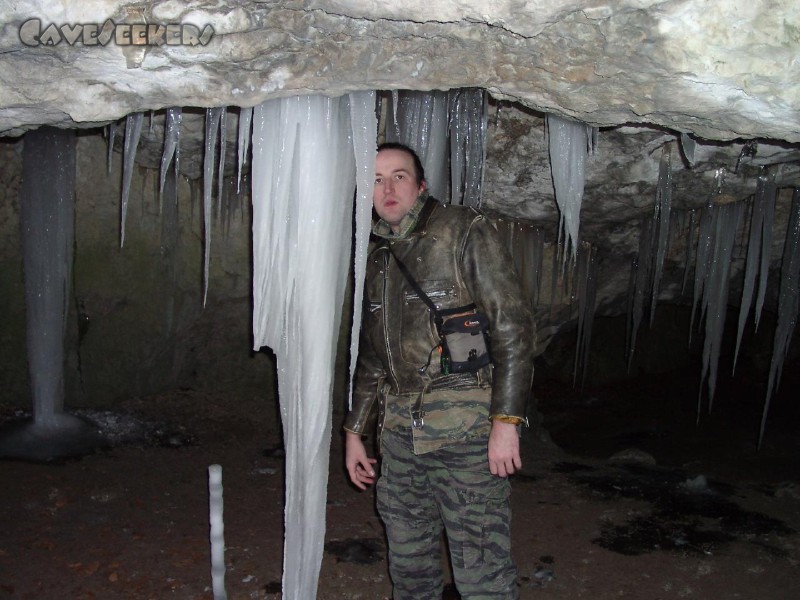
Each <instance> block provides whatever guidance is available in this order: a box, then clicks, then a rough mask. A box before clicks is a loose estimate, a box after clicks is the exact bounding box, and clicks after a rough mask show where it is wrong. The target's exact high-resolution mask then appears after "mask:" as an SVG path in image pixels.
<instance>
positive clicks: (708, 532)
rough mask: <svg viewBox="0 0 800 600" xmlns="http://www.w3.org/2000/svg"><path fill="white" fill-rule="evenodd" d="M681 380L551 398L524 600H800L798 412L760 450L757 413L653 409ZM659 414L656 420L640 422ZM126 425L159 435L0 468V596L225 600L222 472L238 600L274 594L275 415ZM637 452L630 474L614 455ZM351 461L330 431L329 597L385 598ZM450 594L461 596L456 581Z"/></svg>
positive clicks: (188, 407)
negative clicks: (215, 561) (220, 591)
mask: <svg viewBox="0 0 800 600" xmlns="http://www.w3.org/2000/svg"><path fill="white" fill-rule="evenodd" d="M673 386H674V378H664V379H662V380H661V381H658V380H655V381H653V380H650V382H649V383H647V384H641V385H631V384H627V385H626V387H625V389H624V390H623V389H620V388H619V387H617V388H614V387H612V386H610V387H607V388H603V389H595V390H591V391H587V392H581V393H579V392H576V391H575V390H574V389H572V388H571V387H565V386H561V385H557V384H553V383H549V384H547V383H546V384H543V385H541V386H539V389H538V390H537V397H538V411H539V415H540V418H541V420H543V423H544V426H545V428H546V429H547V431H548V432H549V433H548V434H544V433H541V431H542V430H541V429H537V428H535V427H534V428H532V429H531V430H528V431H526V432H525V435H524V438H523V439H524V444H523V462H524V468H523V471H522V473H521V474H520V475H518V476H515V478H514V482H513V496H512V502H513V511H514V524H513V552H514V555H515V558H516V561H517V565H518V567H519V586H520V595H521V598H522V599H523V600H524V599H526V598H541V599H546V598H550V599H558V600H566V599H571V600H573V599H576V598H590V599H592V600H602V599H610V598H641V599H668V598H701V599H710V600H711V599H718V598H742V599H754V600H755V599H759V600H763V599H773V598H774V599H779V598H789V597H793V596H794V594H795V593H796V589H795V588H796V587H797V585H798V583H800V566H798V560H799V557H800V552H799V551H798V544H799V543H800V537H798V532H800V469H798V466H800V452H798V450H800V448H798V440H797V438H798V436H797V435H796V434H793V432H792V428H791V427H788V426H787V427H781V424H785V421H787V420H789V419H791V418H792V417H791V415H790V416H789V417H787V418H785V419H783V420H781V419H778V420H777V423H776V424H774V426H773V430H772V431H771V432H768V436H767V438H766V441H765V444H764V446H763V447H762V449H761V451H760V452H756V451H755V445H754V435H755V434H757V429H756V430H755V432H754V430H753V428H754V427H757V421H756V422H755V424H754V422H753V421H752V418H751V416H750V415H749V413H748V412H747V411H742V410H733V409H728V412H725V410H722V411H721V414H723V415H731V418H728V417H727V416H726V418H725V419H720V421H721V423H720V424H719V425H713V426H712V425H708V423H709V422H710V423H714V422H715V421H714V420H713V418H711V417H707V418H706V417H704V418H703V419H701V424H700V425H696V424H695V415H694V414H693V413H692V412H691V411H689V412H688V414H687V412H686V411H685V410H678V409H676V407H675V405H674V404H670V403H669V402H667V401H666V400H664V399H662V401H659V400H658V399H657V398H655V399H654V397H657V396H659V395H661V394H666V392H665V390H666V389H668V388H671V387H673ZM687 396H688V397H689V398H688V400H687V402H689V403H690V404H691V403H692V402H696V398H695V396H693V395H692V394H687ZM643 398H647V399H649V400H647V401H645V400H643ZM665 398H666V396H665ZM648 402H649V403H650V404H653V403H655V405H657V406H658V407H660V408H659V409H658V410H655V411H646V410H644V405H647V404H648ZM679 404H680V403H679ZM759 406H760V403H759ZM0 408H2V407H0ZM3 410H4V415H3V416H5V417H8V416H9V414H10V409H8V407H5V408H4V409H3ZM115 411H117V412H116V413H115V414H117V415H120V414H124V415H128V416H133V417H135V419H136V421H137V422H142V423H151V424H155V425H153V426H152V427H150V428H149V429H147V432H146V435H144V436H143V437H140V438H139V439H138V441H130V440H128V441H126V442H125V443H119V444H117V445H115V446H114V447H112V448H109V449H106V450H103V451H99V452H96V453H93V454H90V455H88V456H84V457H83V458H80V459H71V460H66V461H61V462H54V463H48V464H39V463H30V462H24V461H10V460H4V461H0V477H2V481H3V486H2V487H1V488H0V531H2V538H0V600H2V598H19V599H37V600H50V599H53V600H56V599H57V600H62V599H64V598H72V599H100V600H117V599H125V600H139V599H142V600H144V599H157V600H161V599H164V598H177V599H186V600H190V599H191V600H195V599H198V600H199V599H210V598H212V592H211V577H210V565H209V561H210V558H209V556H210V552H209V542H208V488H207V467H208V466H209V465H211V464H220V465H222V468H223V485H224V506H225V513H224V521H225V541H226V554H225V558H226V564H227V573H226V580H225V582H226V589H227V593H228V598H230V599H232V600H238V599H246V598H269V599H272V598H280V597H281V594H280V581H281V573H282V564H281V559H282V549H283V532H282V524H283V499H284V498H283V460H282V451H281V439H280V433H279V430H278V427H277V426H276V425H275V420H276V415H277V411H276V409H275V407H274V403H273V402H272V401H268V400H266V399H265V397H264V396H259V395H258V394H257V393H254V392H241V391H237V392H229V393H221V392H215V393H210V392H201V391H196V390H180V391H176V392H174V393H171V394H162V395H158V396H152V397H148V398H134V399H131V400H129V401H126V402H124V403H122V404H121V405H117V406H115ZM109 414H110V413H106V414H105V415H104V418H105V419H109V418H110V417H109ZM712 414H714V413H712ZM795 414H796V413H795ZM737 415H738V416H737ZM779 416H780V415H779ZM734 417H735V418H734ZM334 422H335V423H337V424H338V423H340V422H341V415H339V414H335V415H334ZM118 423H119V421H118ZM797 424H798V423H797V421H796V420H795V421H794V422H793V423H791V426H792V427H793V428H794V431H796V430H797ZM537 432H538V433H537ZM551 438H552V440H555V443H553V442H551V441H550V440H551ZM631 449H634V450H635V451H634V452H628V455H629V459H628V462H622V461H616V460H614V461H612V460H607V458H608V457H609V456H611V455H612V454H614V453H615V452H617V451H620V450H631ZM643 452H646V453H647V454H643ZM648 455H649V456H652V457H654V458H655V459H656V461H657V463H658V464H657V466H655V465H652V464H648V461H647V460H646V458H647V456H648ZM342 462H343V461H342V452H341V439H340V436H339V435H338V434H337V433H335V434H334V436H333V447H332V453H331V469H330V480H329V486H328V508H327V536H326V551H325V555H324V558H323V564H322V570H321V574H320V584H319V593H318V596H317V597H318V598H320V599H330V600H334V599H356V598H361V599H367V600H373V599H384V598H389V596H390V592H391V590H390V583H389V577H388V574H387V567H386V560H385V545H384V538H383V530H382V527H381V524H380V521H379V519H378V517H377V516H376V513H375V509H374V494H373V493H372V492H366V493H359V492H357V491H355V490H354V489H353V488H352V487H350V486H349V485H348V484H347V481H346V479H345V475H344V470H343V467H342ZM792 590H795V591H794V592H793V591H792ZM445 598H458V596H457V594H456V593H455V592H454V591H453V590H452V587H451V586H449V585H448V587H447V588H446V590H445Z"/></svg>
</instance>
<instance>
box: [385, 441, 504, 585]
mask: <svg viewBox="0 0 800 600" xmlns="http://www.w3.org/2000/svg"><path fill="white" fill-rule="evenodd" d="M487 443H488V439H487V438H486V437H478V438H471V439H468V440H467V441H465V442H463V443H461V444H458V445H455V446H449V447H447V448H442V449H440V450H436V451H434V452H430V453H427V454H423V455H419V456H418V455H415V454H414V452H413V450H412V443H411V433H410V431H409V432H403V431H398V432H393V431H384V432H383V436H382V440H381V447H382V461H381V472H380V478H379V479H378V483H377V502H378V512H379V513H380V516H381V518H382V519H383V522H384V525H385V526H386V533H387V537H388V540H389V572H390V574H391V577H392V583H393V585H394V600H440V599H441V597H442V588H443V578H442V567H441V551H440V536H441V532H442V527H444V529H445V531H446V533H447V541H448V547H449V549H450V560H451V563H452V565H453V574H454V578H455V582H456V586H457V588H458V591H459V593H460V594H461V597H462V599H463V600H488V599H494V600H497V599H503V600H516V599H517V598H519V591H518V588H517V570H516V567H515V565H514V562H513V560H512V558H511V535H510V526H511V507H510V505H509V495H510V491H511V487H510V484H509V482H508V480H507V479H503V478H500V477H495V476H493V475H492V474H491V473H490V472H489V466H488V460H487V454H486V452H487Z"/></svg>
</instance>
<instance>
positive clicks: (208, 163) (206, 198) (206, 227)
mask: <svg viewBox="0 0 800 600" xmlns="http://www.w3.org/2000/svg"><path fill="white" fill-rule="evenodd" d="M224 111H225V109H224V108H207V109H206V137H205V152H204V154H203V241H204V248H203V306H205V305H206V299H207V298H208V269H209V263H210V260H211V214H212V211H211V191H212V190H213V189H214V187H213V186H214V150H215V149H216V147H217V131H218V130H219V121H220V118H221V117H222V113H223V112H224Z"/></svg>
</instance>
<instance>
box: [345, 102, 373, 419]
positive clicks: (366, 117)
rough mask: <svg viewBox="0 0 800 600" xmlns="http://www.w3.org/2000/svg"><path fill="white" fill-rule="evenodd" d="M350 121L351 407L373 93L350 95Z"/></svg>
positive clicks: (367, 218) (368, 208)
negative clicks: (352, 187) (352, 175)
mask: <svg viewBox="0 0 800 600" xmlns="http://www.w3.org/2000/svg"><path fill="white" fill-rule="evenodd" d="M350 120H351V122H352V127H353V152H354V153H355V161H356V192H357V193H356V211H355V224H356V233H355V249H354V252H353V255H354V259H353V274H354V281H355V286H354V291H353V325H352V328H351V333H350V391H349V394H348V406H349V407H350V408H352V407H353V375H354V374H355V369H356V361H357V359H358V341H359V337H360V336H359V334H360V332H361V312H362V311H361V308H362V306H363V303H362V302H361V297H362V296H363V295H364V276H365V273H366V270H367V246H368V244H369V234H370V226H371V223H372V188H373V186H374V185H375V140H377V139H378V120H377V118H376V116H375V92H353V93H351V94H350Z"/></svg>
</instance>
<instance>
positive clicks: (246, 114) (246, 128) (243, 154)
mask: <svg viewBox="0 0 800 600" xmlns="http://www.w3.org/2000/svg"><path fill="white" fill-rule="evenodd" d="M252 121H253V109H252V108H241V109H239V140H238V144H237V150H238V152H239V164H238V165H237V169H236V191H237V192H241V190H242V167H244V164H245V163H246V162H247V152H248V150H249V144H250V126H251V124H252Z"/></svg>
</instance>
